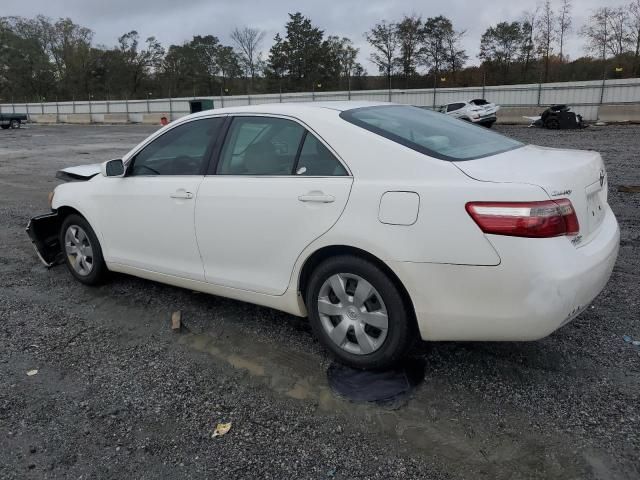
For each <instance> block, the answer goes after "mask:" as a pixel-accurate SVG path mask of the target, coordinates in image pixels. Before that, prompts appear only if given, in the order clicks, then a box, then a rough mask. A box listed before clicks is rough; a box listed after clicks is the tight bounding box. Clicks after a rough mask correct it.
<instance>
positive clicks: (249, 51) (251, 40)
mask: <svg viewBox="0 0 640 480" xmlns="http://www.w3.org/2000/svg"><path fill="white" fill-rule="evenodd" d="M264 35H265V32H264V31H262V30H258V29H257V28H251V27H242V28H238V27H236V28H234V29H233V31H232V32H231V40H233V43H234V44H235V46H236V48H237V49H238V54H239V56H240V60H241V62H242V65H243V66H244V68H245V72H246V73H247V76H248V77H249V78H250V79H251V80H250V90H253V81H254V79H255V78H256V73H257V72H258V69H259V66H260V64H262V59H261V53H260V45H261V44H262V41H263V40H264Z"/></svg>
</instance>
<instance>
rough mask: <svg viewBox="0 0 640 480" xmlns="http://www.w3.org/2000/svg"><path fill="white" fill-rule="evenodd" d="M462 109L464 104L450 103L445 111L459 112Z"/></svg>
mask: <svg viewBox="0 0 640 480" xmlns="http://www.w3.org/2000/svg"><path fill="white" fill-rule="evenodd" d="M462 107H464V103H451V104H450V105H449V108H448V110H447V111H449V112H455V111H456V110H460V109H461V108H462Z"/></svg>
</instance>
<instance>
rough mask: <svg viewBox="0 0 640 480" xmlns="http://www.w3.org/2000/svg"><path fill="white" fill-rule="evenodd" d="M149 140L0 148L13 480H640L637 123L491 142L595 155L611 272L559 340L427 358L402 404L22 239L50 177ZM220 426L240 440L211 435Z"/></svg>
mask: <svg viewBox="0 0 640 480" xmlns="http://www.w3.org/2000/svg"><path fill="white" fill-rule="evenodd" d="M153 130H154V128H153V127H140V126H120V127H116V126H112V127H108V126H102V127H98V126H84V127H81V126H76V127H74V126H50V127H45V126H36V127H32V128H25V129H22V130H11V131H2V132H0V227H1V228H0V245H2V248H1V249H0V287H1V289H0V318H1V319H2V321H1V322H0V342H1V348H0V478H67V477H68V478H124V477H127V476H129V477H132V478H176V477H179V478H256V477H260V478H277V479H280V478H305V479H306V478H312V479H325V478H336V479H346V478H385V479H386V478H404V479H406V478H421V479H439V478H472V479H512V478H568V479H591V478H593V479H610V478H620V479H627V478H628V479H632V478H638V476H639V475H640V463H639V462H638V453H639V447H640V428H639V425H640V408H639V405H640V401H639V399H640V368H639V365H640V348H639V347H634V346H633V345H631V344H630V343H625V342H624V341H623V339H622V336H623V335H625V334H626V335H631V336H632V337H634V338H639V339H640V319H639V318H638V311H639V309H638V300H639V298H640V282H639V273H638V272H639V271H640V255H639V252H640V222H639V220H640V209H639V208H638V207H639V206H640V194H631V193H621V192H618V190H617V188H618V186H619V185H622V184H624V185H640V169H639V168H638V161H639V154H640V141H639V140H638V138H640V126H620V127H614V126H610V127H603V128H597V127H592V128H589V129H587V130H584V131H563V132H551V131H542V130H535V129H527V128H523V127H499V128H498V130H499V131H501V132H503V133H505V134H507V135H510V136H513V137H515V138H518V139H520V140H523V141H527V142H531V143H537V144H540V145H547V146H557V147H575V148H583V149H587V148H588V149H596V150H599V151H600V152H602V154H603V156H604V158H605V162H606V164H607V168H608V173H609V176H610V177H609V178H610V180H609V181H610V190H611V191H610V197H609V198H610V203H611V205H612V208H613V210H614V211H615V213H616V215H617V217H618V220H619V222H620V226H621V229H622V241H621V243H622V245H621V250H620V257H619V259H618V263H617V265H616V267H615V269H614V272H613V276H612V279H611V281H610V282H609V284H608V286H607V287H606V289H605V290H604V292H603V293H602V294H601V295H600V296H599V297H598V298H597V299H596V300H595V302H594V303H593V305H592V306H591V307H590V308H589V309H588V310H587V311H585V312H584V313H583V314H582V315H580V317H579V318H578V319H576V320H575V321H574V322H572V323H571V324H569V325H568V326H566V327H565V328H562V329H561V330H559V331H558V332H556V333H554V334H553V335H551V336H550V337H549V338H546V339H544V340H541V341H537V342H527V343H454V342H447V343H433V344H425V345H423V346H422V347H421V348H420V349H418V351H417V352H416V355H420V356H422V357H424V360H425V361H426V369H425V375H424V377H425V378H424V382H423V383H422V384H421V385H420V386H419V387H418V388H417V389H416V391H415V392H414V394H413V395H412V397H411V398H410V399H409V400H408V401H406V402H405V403H404V404H402V405H400V406H399V408H398V406H397V405H396V406H395V407H394V408H391V407H379V406H373V405H360V404H353V403H350V402H348V401H345V400H342V399H339V398H336V397H335V396H333V395H332V394H331V392H330V391H329V389H328V386H327V381H326V373H325V372H326V369H327V367H328V366H329V364H330V359H329V358H327V356H326V355H325V353H324V352H323V351H322V350H321V348H320V347H319V345H318V344H317V342H316V341H315V340H314V339H313V338H312V336H311V332H310V329H309V327H308V325H307V323H306V321H305V320H303V319H298V318H295V317H292V316H290V315H286V314H283V313H279V312H276V311H273V310H269V309H265V308H261V307H256V306H252V305H247V304H243V303H240V302H235V301H231V300H226V299H223V298H218V297H213V296H208V295H203V294H197V293H194V292H190V291H186V290H181V289H177V288H173V287H169V286H164V285H160V284H156V283H153V282H148V281H144V280H139V279H136V278H132V277H126V276H121V275H117V276H114V278H113V280H112V281H111V282H110V283H109V284H107V285H105V286H102V287H99V288H89V287H84V286H82V285H80V284H78V283H76V282H74V281H73V280H72V278H71V276H70V275H69V274H68V272H67V271H66V270H65V268H64V267H57V268H53V269H51V270H47V269H45V268H44V267H43V266H42V265H41V264H40V263H39V262H38V260H37V258H36V256H35V254H34V252H33V250H32V248H31V246H30V244H29V241H28V239H27V237H26V235H25V233H24V227H25V225H26V223H27V221H28V219H29V217H30V216H32V215H34V214H38V213H42V212H44V211H46V196H47V192H48V191H50V190H51V189H52V187H53V186H54V185H55V184H56V182H57V181H56V180H55V178H54V173H55V171H56V170H57V169H59V168H60V167H62V166H68V165H76V164H83V163H93V162H98V161H102V160H105V159H108V158H114V157H116V156H118V155H120V154H122V153H123V152H125V151H126V150H128V149H129V148H130V147H131V146H133V145H134V144H135V143H137V142H138V141H139V140H142V139H143V138H144V137H145V136H146V135H148V134H149V133H151V132H152V131H153ZM175 310H181V311H182V312H183V319H184V323H185V324H186V328H185V330H184V331H183V332H182V333H180V334H175V333H173V332H172V331H171V329H170V315H171V312H172V311H175ZM31 369H37V370H38V373H37V375H34V376H27V374H26V372H27V371H29V370H31ZM218 422H232V428H231V430H230V432H229V433H228V434H227V435H225V436H224V437H221V438H211V434H212V432H213V429H214V428H215V424H216V423H218Z"/></svg>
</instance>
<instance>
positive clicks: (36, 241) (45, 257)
mask: <svg viewBox="0 0 640 480" xmlns="http://www.w3.org/2000/svg"><path fill="white" fill-rule="evenodd" d="M59 233H60V216H59V214H58V212H51V213H45V214H44V215H38V216H37V217H33V218H32V219H31V220H29V224H28V225H27V234H28V235H29V238H30V239H31V243H33V247H34V248H35V250H36V252H37V254H38V257H39V258H40V260H41V261H42V263H44V264H45V265H46V266H47V267H52V266H54V265H57V264H59V263H62V260H63V256H62V248H61V246H60V240H59Z"/></svg>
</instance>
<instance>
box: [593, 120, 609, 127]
mask: <svg viewBox="0 0 640 480" xmlns="http://www.w3.org/2000/svg"><path fill="white" fill-rule="evenodd" d="M594 125H595V126H596V127H606V126H607V122H603V121H601V120H598V121H597V122H596V123H594Z"/></svg>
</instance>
